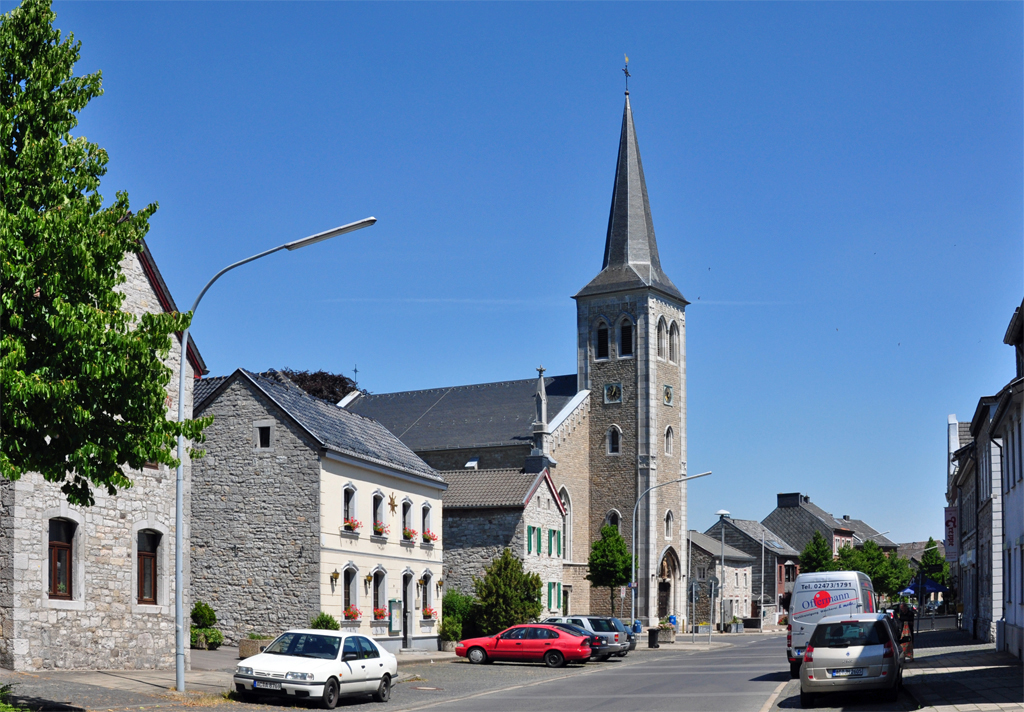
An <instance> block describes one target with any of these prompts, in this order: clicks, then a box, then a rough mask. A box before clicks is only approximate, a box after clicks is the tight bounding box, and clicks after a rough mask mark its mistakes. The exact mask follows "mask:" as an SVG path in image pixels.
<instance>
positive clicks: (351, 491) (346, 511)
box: [341, 484, 357, 531]
mask: <svg viewBox="0 0 1024 712" xmlns="http://www.w3.org/2000/svg"><path fill="white" fill-rule="evenodd" d="M341 518H342V522H343V523H344V524H345V528H346V529H348V530H349V531H355V530H356V528H357V527H356V526H354V524H355V522H356V488H355V485H351V484H349V485H345V488H344V489H343V490H342V494H341Z"/></svg>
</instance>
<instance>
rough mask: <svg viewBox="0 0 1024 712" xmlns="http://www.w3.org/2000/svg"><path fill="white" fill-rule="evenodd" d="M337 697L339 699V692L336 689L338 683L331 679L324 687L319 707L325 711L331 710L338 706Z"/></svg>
mask: <svg viewBox="0 0 1024 712" xmlns="http://www.w3.org/2000/svg"><path fill="white" fill-rule="evenodd" d="M339 697H341V691H340V690H339V689H338V681H337V680H335V679H334V678H331V679H330V680H328V681H327V684H326V685H324V696H323V697H322V698H320V706H321V707H323V708H324V709H325V710H333V709H334V708H335V707H337V706H338V698H339Z"/></svg>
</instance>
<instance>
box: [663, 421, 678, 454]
mask: <svg viewBox="0 0 1024 712" xmlns="http://www.w3.org/2000/svg"><path fill="white" fill-rule="evenodd" d="M675 443H676V431H675V430H673V429H672V426H671V425H670V426H668V427H667V428H665V454H666V455H671V454H672V451H673V450H674V449H675V446H676V445H675Z"/></svg>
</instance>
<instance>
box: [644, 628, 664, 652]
mask: <svg viewBox="0 0 1024 712" xmlns="http://www.w3.org/2000/svg"><path fill="white" fill-rule="evenodd" d="M659 632H660V631H659V630H658V629H657V628H648V629H647V647H648V648H660V647H661V646H660V645H658V634H659Z"/></svg>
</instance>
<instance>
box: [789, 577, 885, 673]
mask: <svg viewBox="0 0 1024 712" xmlns="http://www.w3.org/2000/svg"><path fill="white" fill-rule="evenodd" d="M874 612H875V590H874V589H873V588H872V587H871V579H870V578H868V575H867V574H864V573H861V572H860V571H819V572H818V573H813V574H799V575H798V576H797V577H796V581H795V582H794V583H793V595H792V597H791V598H790V601H789V626H788V627H787V628H786V630H787V631H788V635H787V636H786V655H787V657H788V658H789V671H790V675H791V676H792V677H794V678H795V677H798V676H799V675H800V663H802V662H803V658H804V649H805V648H806V647H807V642H808V641H809V640H810V639H811V633H813V632H814V626H815V624H816V623H817V622H818V621H819V620H821V619H822V618H824V617H825V616H841V615H846V614H850V615H853V614H855V613H874Z"/></svg>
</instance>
